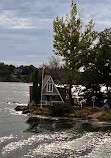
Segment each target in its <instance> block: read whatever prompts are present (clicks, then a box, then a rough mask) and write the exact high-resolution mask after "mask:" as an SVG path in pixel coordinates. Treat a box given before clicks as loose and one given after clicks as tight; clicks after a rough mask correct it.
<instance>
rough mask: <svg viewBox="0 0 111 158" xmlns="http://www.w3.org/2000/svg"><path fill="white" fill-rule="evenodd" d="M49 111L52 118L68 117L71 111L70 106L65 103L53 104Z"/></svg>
mask: <svg viewBox="0 0 111 158" xmlns="http://www.w3.org/2000/svg"><path fill="white" fill-rule="evenodd" d="M48 108H49V111H50V113H51V115H54V116H64V115H66V114H67V115H68V114H70V113H71V112H72V111H73V108H72V107H71V105H69V104H67V103H54V104H53V106H49V107H48Z"/></svg>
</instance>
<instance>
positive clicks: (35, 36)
mask: <svg viewBox="0 0 111 158" xmlns="http://www.w3.org/2000/svg"><path fill="white" fill-rule="evenodd" d="M74 2H76V4H77V6H78V9H79V11H80V13H81V15H82V17H83V19H84V21H85V22H86V23H87V22H88V21H89V20H90V19H93V21H94V22H95V30H97V31H99V32H100V31H103V30H104V29H105V28H110V27H111V0H75V1H74ZM70 5H71V0H0V62H4V63H5V64H12V65H15V66H20V65H31V64H32V65H34V66H36V67H39V66H41V65H42V64H43V63H46V62H48V58H49V57H51V56H52V55H53V51H52V50H53V35H54V33H53V21H54V19H55V18H56V17H57V16H65V15H66V13H69V12H70Z"/></svg>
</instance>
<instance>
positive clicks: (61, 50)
mask: <svg viewBox="0 0 111 158" xmlns="http://www.w3.org/2000/svg"><path fill="white" fill-rule="evenodd" d="M93 28H94V23H93V21H92V20H90V21H89V22H88V24H87V25H86V26H84V24H83V20H82V18H81V16H80V15H79V13H78V10H77V5H76V3H74V2H73V1H72V4H71V11H70V14H69V15H68V14H67V15H66V17H65V18H64V17H57V18H56V19H55V20H54V22H53V30H54V41H53V47H54V50H53V51H54V53H55V54H56V55H59V56H62V57H63V60H64V61H65V63H66V66H67V68H68V69H69V72H70V81H69V85H70V92H69V98H70V101H71V103H73V101H72V95H71V86H72V84H74V83H73V78H74V72H75V70H77V69H79V68H80V67H82V66H83V67H84V68H85V67H86V65H87V60H88V56H90V53H91V50H92V45H93V41H94V39H95V31H94V30H93ZM67 75H68V74H67Z"/></svg>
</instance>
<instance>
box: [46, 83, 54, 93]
mask: <svg viewBox="0 0 111 158" xmlns="http://www.w3.org/2000/svg"><path fill="white" fill-rule="evenodd" d="M46 90H47V92H53V84H52V83H47V87H46Z"/></svg>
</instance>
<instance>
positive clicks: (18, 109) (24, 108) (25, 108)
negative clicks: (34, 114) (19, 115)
mask: <svg viewBox="0 0 111 158" xmlns="http://www.w3.org/2000/svg"><path fill="white" fill-rule="evenodd" d="M27 109H28V107H27V106H20V105H19V106H17V107H16V108H15V110H16V111H23V110H27Z"/></svg>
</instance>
